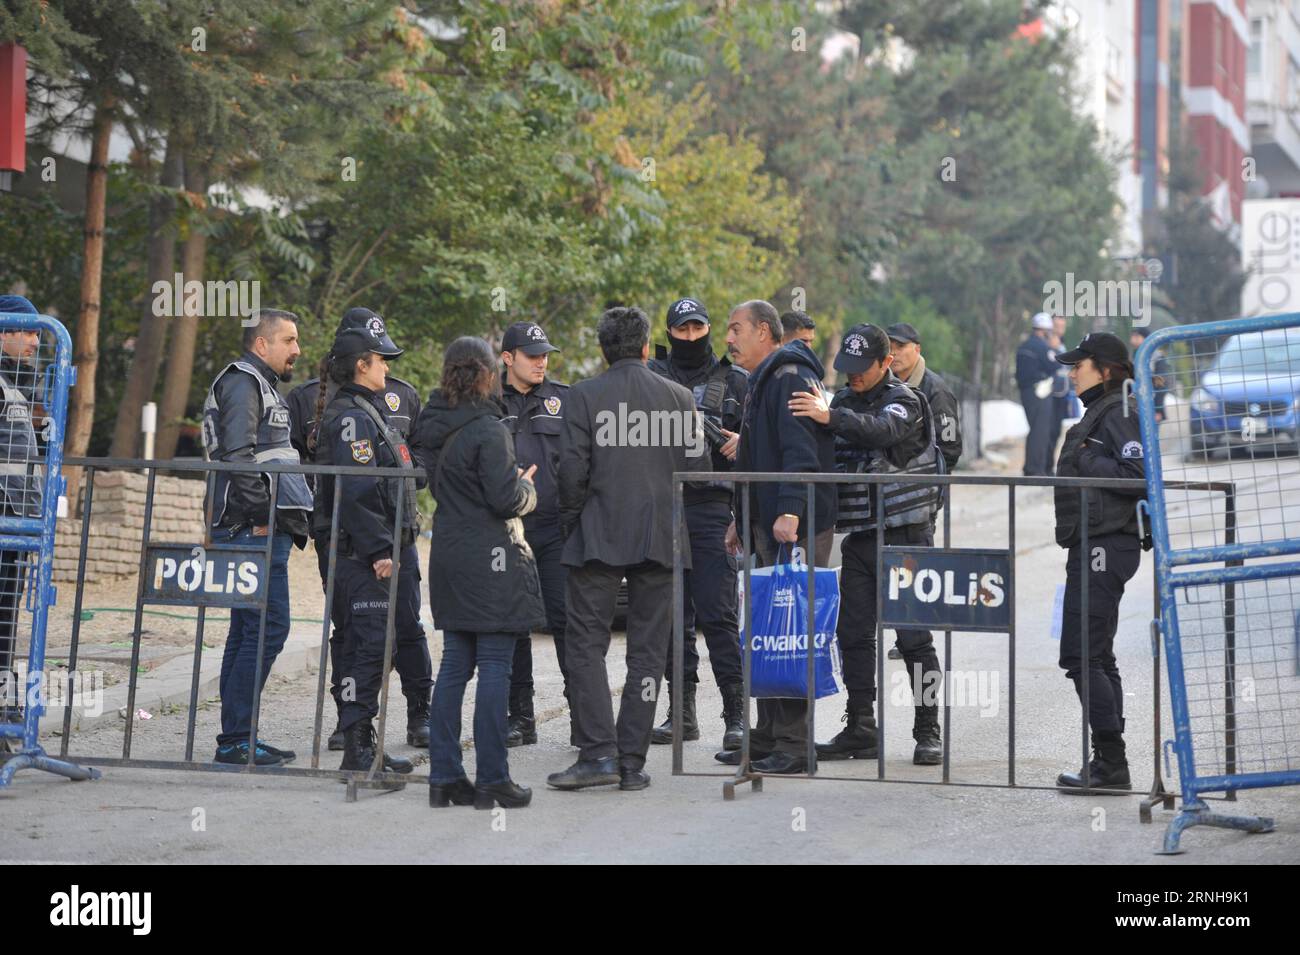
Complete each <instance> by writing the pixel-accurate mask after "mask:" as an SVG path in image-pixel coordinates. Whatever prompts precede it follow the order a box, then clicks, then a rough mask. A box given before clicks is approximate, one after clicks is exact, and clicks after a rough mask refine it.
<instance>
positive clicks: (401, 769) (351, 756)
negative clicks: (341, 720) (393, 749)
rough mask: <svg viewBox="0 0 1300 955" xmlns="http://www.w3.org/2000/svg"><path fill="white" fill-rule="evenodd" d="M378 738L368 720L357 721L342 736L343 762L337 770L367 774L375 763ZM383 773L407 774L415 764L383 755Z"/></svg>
mask: <svg viewBox="0 0 1300 955" xmlns="http://www.w3.org/2000/svg"><path fill="white" fill-rule="evenodd" d="M377 743H378V736H377V735H376V733H375V725H374V724H373V723H372V722H370V720H368V719H363V720H357V721H356V722H355V723H353V724H352V725H351V726H349V727H348V728H347V730H345V731H344V734H343V762H342V763H341V764H340V765H339V769H343V770H351V771H354V772H362V773H364V772H368V771H369V769H370V766H371V764H372V763H374V761H375V749H376V747H377ZM383 768H384V772H387V773H409V772H411V771H412V770H414V769H415V764H414V763H413V762H411V761H410V760H409V759H406V758H404V757H402V756H393V755H391V754H389V753H385V754H384V767H383Z"/></svg>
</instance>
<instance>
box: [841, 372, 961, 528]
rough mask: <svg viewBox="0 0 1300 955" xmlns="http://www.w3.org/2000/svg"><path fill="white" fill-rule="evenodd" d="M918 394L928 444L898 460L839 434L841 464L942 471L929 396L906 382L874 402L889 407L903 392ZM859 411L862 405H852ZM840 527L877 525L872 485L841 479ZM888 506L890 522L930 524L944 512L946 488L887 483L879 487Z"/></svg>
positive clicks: (850, 468) (845, 468) (859, 468)
mask: <svg viewBox="0 0 1300 955" xmlns="http://www.w3.org/2000/svg"><path fill="white" fill-rule="evenodd" d="M908 393H910V394H912V395H914V396H915V397H916V399H917V401H918V402H919V403H920V406H921V416H922V418H923V419H924V422H925V432H926V444H925V447H924V448H923V449H922V450H921V451H920V452H919V453H918V454H917V455H916V456H914V457H913V458H912V459H911V460H910V461H906V462H904V463H903V464H902V465H897V464H895V463H894V462H893V461H891V460H890V458H889V455H888V453H887V452H885V451H881V450H872V449H868V448H863V447H861V446H858V445H854V444H853V443H851V442H849V441H847V440H845V439H844V438H841V437H840V436H839V435H836V436H835V468H836V470H837V471H840V472H841V473H845V474H942V473H943V456H942V455H941V454H939V451H938V448H937V446H936V444H935V435H934V416H933V415H932V414H931V413H930V403H929V401H927V400H926V397H925V395H923V394H922V393H921V392H919V391H915V390H912V389H911V388H909V386H908V385H907V384H905V383H904V382H901V381H900V382H899V383H898V384H897V385H896V386H894V387H892V388H889V389H888V390H887V391H886V392H885V393H884V394H883V395H881V396H880V397H879V398H877V399H876V401H875V402H873V405H874V406H875V407H878V408H883V407H884V406H885V405H887V404H889V403H890V402H891V401H896V400H897V399H898V396H904V395H906V394H908ZM850 410H856V409H850ZM839 488H840V497H839V509H838V512H837V517H836V520H835V529H836V530H838V531H843V532H845V533H850V534H851V533H854V532H856V531H870V530H875V529H876V526H877V524H878V523H879V522H878V520H877V519H876V517H875V515H873V514H872V513H871V500H872V485H870V484H841V485H840V486H839ZM878 493H879V494H880V496H881V504H882V506H883V508H884V511H885V527H886V528H890V527H908V526H910V525H912V524H929V523H930V521H931V520H932V519H933V518H934V515H935V514H937V513H938V511H939V505H940V504H941V503H942V500H943V489H942V488H941V487H940V486H939V485H937V484H881V485H879V492H878Z"/></svg>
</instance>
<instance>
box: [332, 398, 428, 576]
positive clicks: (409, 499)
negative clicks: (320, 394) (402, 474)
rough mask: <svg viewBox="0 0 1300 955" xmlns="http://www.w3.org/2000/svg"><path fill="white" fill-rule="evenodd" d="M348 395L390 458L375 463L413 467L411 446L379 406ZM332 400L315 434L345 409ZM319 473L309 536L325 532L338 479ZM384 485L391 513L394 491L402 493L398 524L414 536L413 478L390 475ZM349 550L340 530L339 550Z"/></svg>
mask: <svg viewBox="0 0 1300 955" xmlns="http://www.w3.org/2000/svg"><path fill="white" fill-rule="evenodd" d="M351 397H352V404H353V405H354V406H355V407H356V408H358V409H360V410H361V411H363V412H365V414H366V415H367V416H368V417H369V418H370V420H371V421H373V422H374V424H375V427H376V429H378V431H379V437H380V440H381V441H382V442H383V444H384V446H385V447H386V448H387V449H388V452H389V454H388V457H389V458H391V460H390V461H379V462H376V463H378V464H380V465H381V466H383V467H399V468H402V469H404V470H407V471H413V470H414V469H415V465H414V462H412V460H411V449H410V447H409V446H408V445H407V443H406V439H405V438H404V437H403V436H402V432H401V431H399V430H398V429H397V428H394V427H393V426H392V425H390V424H389V423H388V421H387V420H386V419H385V418H384V416H383V415H382V414H380V413H379V410H378V409H377V408H375V406H374V405H372V404H371V403H370V402H368V401H366V400H365V399H364V398H362V397H361V396H360V395H352V396H351ZM336 404H339V405H341V403H336V402H333V401H331V402H330V406H329V408H328V409H327V410H326V412H325V414H324V415H322V416H321V420H320V423H319V424H318V425H317V428H318V434H324V433H325V431H326V425H327V424H332V423H333V421H334V419H335V418H337V417H338V416H339V415H340V414H342V413H343V411H344V410H345V406H340V407H338V408H337V409H336ZM335 463H340V462H335ZM341 463H344V464H353V463H355V462H351V461H344V462H341ZM319 477H320V479H319V480H318V481H317V482H316V501H315V507H314V508H313V510H312V518H311V530H312V536H313V537H316V538H317V539H320V538H322V537H328V536H329V532H330V517H331V515H332V513H333V509H334V485H335V482H336V481H337V480H338V478H336V477H335V476H334V475H332V474H322V475H320V476H319ZM399 481H400V482H401V485H402V487H401V489H400V490H398V489H397V488H395V483H396V482H399ZM384 488H385V497H386V498H387V500H388V503H389V505H390V506H391V507H393V510H394V513H396V497H395V493H394V492H396V493H400V494H404V495H405V496H406V500H405V502H404V503H403V504H402V526H403V527H404V528H406V529H407V530H410V531H412V535H411V536H412V538H414V536H415V535H416V534H418V533H419V530H420V509H419V506H418V505H417V503H416V491H417V488H416V486H415V478H414V477H406V478H391V479H388V480H385V481H384ZM350 550H351V546H350V544H349V543H348V542H347V541H346V535H345V534H344V533H343V532H342V531H340V536H339V551H340V552H346V551H350Z"/></svg>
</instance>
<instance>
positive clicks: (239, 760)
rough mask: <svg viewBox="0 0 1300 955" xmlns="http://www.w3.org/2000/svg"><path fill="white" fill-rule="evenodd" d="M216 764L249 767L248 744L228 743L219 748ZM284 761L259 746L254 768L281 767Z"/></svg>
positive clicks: (254, 758) (215, 759)
mask: <svg viewBox="0 0 1300 955" xmlns="http://www.w3.org/2000/svg"><path fill="white" fill-rule="evenodd" d="M214 762H218V763H225V764H227V765H230V766H247V765H248V743H247V742H243V743H227V744H226V745H225V746H218V747H217V755H216V757H215V758H214ZM283 763H284V760H283V759H282V758H281V757H279V756H276V755H275V754H274V753H272V752H270V751H269V750H267V749H266V747H264V746H262V745H260V744H259V745H258V747H257V754H256V755H255V756H254V757H253V765H254V766H280V765H282V764H283Z"/></svg>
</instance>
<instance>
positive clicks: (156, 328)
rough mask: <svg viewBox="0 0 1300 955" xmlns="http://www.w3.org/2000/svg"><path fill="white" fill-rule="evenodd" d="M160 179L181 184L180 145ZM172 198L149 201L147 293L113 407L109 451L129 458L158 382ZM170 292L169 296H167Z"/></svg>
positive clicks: (172, 248) (170, 274)
mask: <svg viewBox="0 0 1300 955" xmlns="http://www.w3.org/2000/svg"><path fill="white" fill-rule="evenodd" d="M160 181H161V184H162V185H164V186H167V187H168V188H171V189H179V188H180V187H181V185H182V178H181V156H180V150H179V149H177V148H176V147H175V146H174V145H173V140H171V139H169V140H168V143H167V155H166V158H164V159H163V165H162V170H161V176H160ZM175 215H176V199H175V197H173V196H156V197H154V198H153V199H152V200H151V201H150V203H149V243H148V256H149V289H150V291H149V294H148V295H147V296H146V298H145V303H144V311H143V312H142V314H141V315H140V332H139V334H137V335H136V339H135V354H134V355H132V356H131V371H130V373H129V374H128V375H127V379H126V387H125V388H124V389H123V391H122V403H121V404H120V405H119V406H118V409H117V423H116V425H115V426H114V428H113V444H112V447H111V448H110V449H109V452H108V453H109V456H110V457H114V458H131V457H135V456H136V455H137V454H139V453H141V448H140V410H141V409H142V408H143V407H144V404H145V402H146V401H149V400H150V399H151V398H152V397H153V390H154V387H155V386H156V385H157V383H158V366H159V363H160V362H161V361H162V354H163V345H164V343H165V342H166V340H167V323H168V322H169V321H170V319H168V318H167V317H166V316H165V315H156V314H154V307H153V305H154V297H155V296H154V294H153V286H154V283H155V282H160V281H162V282H167V283H168V287H169V288H170V286H171V283H172V282H173V281H175V277H176V276H175V272H176V228H175V222H174V221H173V220H174V219H175ZM169 297H170V296H169Z"/></svg>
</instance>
